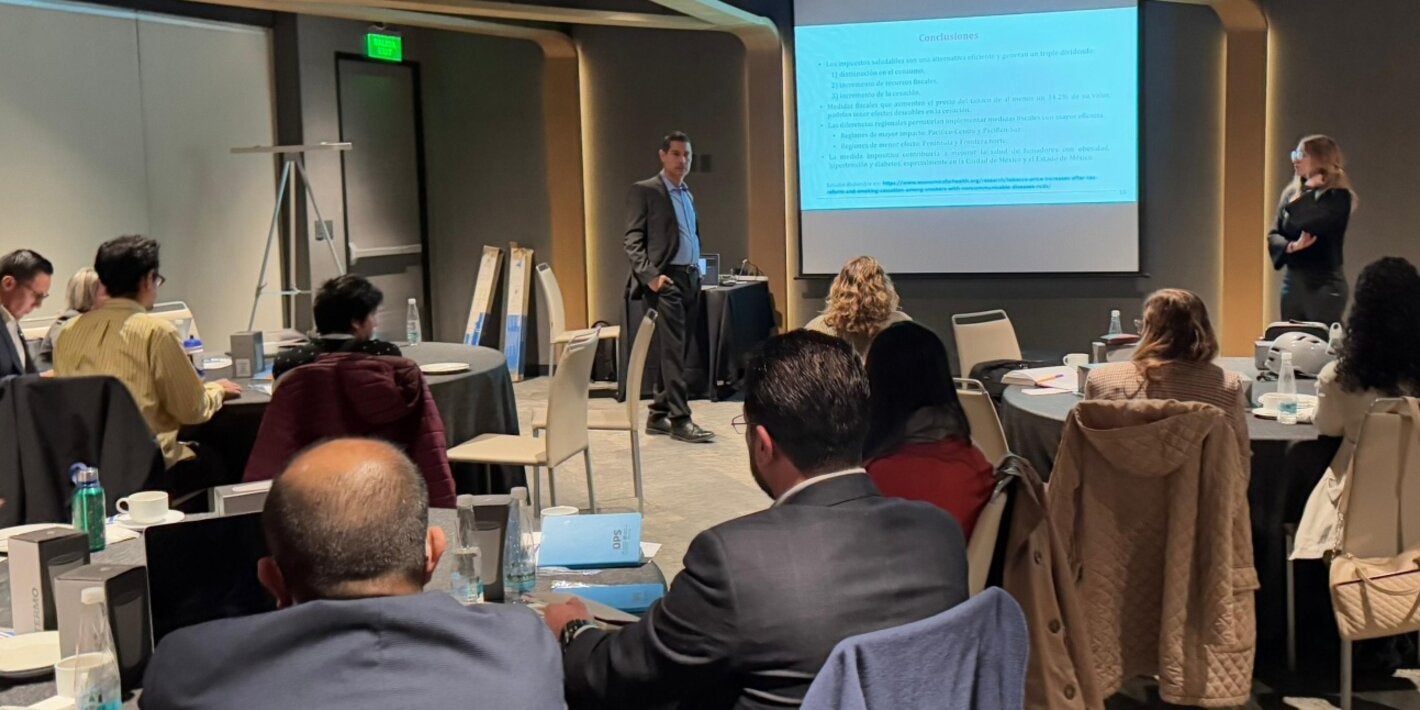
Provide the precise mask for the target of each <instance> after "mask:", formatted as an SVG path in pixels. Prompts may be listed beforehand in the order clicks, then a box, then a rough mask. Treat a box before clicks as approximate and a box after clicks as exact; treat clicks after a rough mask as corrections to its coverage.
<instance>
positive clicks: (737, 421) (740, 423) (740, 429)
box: [730, 414, 749, 436]
mask: <svg viewBox="0 0 1420 710" xmlns="http://www.w3.org/2000/svg"><path fill="white" fill-rule="evenodd" d="M730 426H732V427H734V428H735V433H736V434H739V435H740V436H744V433H745V432H746V431H749V421H747V420H746V419H745V415H743V414H740V415H738V416H736V417H735V418H734V419H731V420H730Z"/></svg>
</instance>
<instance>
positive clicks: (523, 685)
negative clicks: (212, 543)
mask: <svg viewBox="0 0 1420 710" xmlns="http://www.w3.org/2000/svg"><path fill="white" fill-rule="evenodd" d="M558 656H559V654H558V650H557V641H556V640H555V639H554V638H553V636H552V634H551V633H549V632H548V630H547V627H546V626H544V625H543V623H542V621H541V620H540V619H538V617H537V615H536V614H534V613H532V612H531V611H529V610H527V609H526V608H520V607H513V606H504V605H502V604H478V605H475V606H472V607H464V606H462V605H460V604H459V603H458V602H456V601H454V598H453V597H452V596H450V595H449V594H448V593H447V592H425V593H423V594H415V595H411V596H402V597H375V598H370V599H352V600H341V601H315V602H306V603H304V604H298V605H296V606H294V607H291V608H289V609H281V610H278V611H272V612H267V613H264V614H256V615H253V616H247V617H241V618H235V619H222V620H219V621H210V622H207V623H205V624H198V625H196V626H190V627H188V628H185V629H179V630H178V631H174V632H173V633H171V634H168V636H167V637H165V638H164V639H163V640H162V642H161V643H159V644H158V649H157V651H156V652H155V653H154V655H153V660H152V661H151V662H150V663H149V664H148V670H147V672H146V674H145V676H144V682H143V694H142V695H141V696H139V699H138V706H139V707H141V708H144V710H176V709H178V708H194V709H195V708H205V709H206V710H223V709H227V708H230V710H252V709H253V708H266V709H272V710H281V709H285V708H289V709H290V710H315V709H316V708H341V709H342V710H351V709H355V710H362V709H365V708H368V709H369V710H389V709H390V708H400V709H401V710H426V709H427V710H449V709H450V708H482V707H498V708H517V709H518V710H561V708H563V701H562V688H561V686H560V684H559V683H558V679H559V677H560V672H561V665H560V663H559V657H558Z"/></svg>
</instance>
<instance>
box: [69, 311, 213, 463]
mask: <svg viewBox="0 0 1420 710" xmlns="http://www.w3.org/2000/svg"><path fill="white" fill-rule="evenodd" d="M54 374H56V375H58V376H59V377H88V376H95V375H108V376H110V377H114V378H117V379H118V381H120V382H122V383H123V384H124V386H125V387H127V388H128V392H129V394H131V395H133V400H134V401H135V402H137V403H138V409H139V410H141V411H142V412H143V419H144V420H146V421H147V422H148V428H149V429H151V430H152V431H153V434H154V435H155V436H156V437H157V439H158V446H159V447H161V448H162V450H163V461H164V462H165V463H166V464H167V465H168V467H170V468H171V467H172V465H173V464H175V463H177V462H179V461H183V460H186V459H190V458H192V457H193V456H194V455H195V454H193V452H192V449H190V448H188V447H187V446H186V445H184V444H182V443H181V442H179V441H178V439H177V437H178V429H180V428H182V426H183V425H185V424H201V423H203V422H205V421H207V420H208V419H211V418H212V415H213V414H215V413H216V412H217V410H218V409H220V408H221V407H222V387H221V386H220V385H217V384H207V385H204V384H203V383H202V378H200V377H198V376H197V370H195V369H193V367H192V361H191V360H189V359H188V357H187V355H186V354H185V353H183V350H182V342H181V341H180V340H178V334H177V328H176V327H174V326H173V324H172V323H170V322H168V321H166V320H163V319H162V318H158V317H155V316H151V315H149V314H148V313H147V309H145V308H144V307H143V305H142V304H140V303H138V302H137V301H133V300H130V299H127V298H114V299H110V300H109V301H108V302H107V303H105V304H104V305H102V306H99V307H98V308H95V309H94V310H92V311H89V312H88V313H85V314H84V315H82V316H79V317H78V318H75V319H73V320H72V321H70V323H69V324H68V325H66V326H65V328H64V337H63V338H61V339H60V340H58V341H57V342H55V344H54Z"/></svg>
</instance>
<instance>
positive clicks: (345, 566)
mask: <svg viewBox="0 0 1420 710" xmlns="http://www.w3.org/2000/svg"><path fill="white" fill-rule="evenodd" d="M346 441H349V440H346ZM322 443H329V442H322ZM367 443H370V444H374V446H375V448H376V449H377V452H376V454H375V455H373V456H370V457H369V458H367V459H365V460H364V461H362V462H361V464H360V465H359V466H357V467H355V468H353V469H351V470H349V471H348V472H344V473H342V475H341V476H340V478H339V479H337V480H333V481H330V482H329V483H328V484H326V485H308V484H295V485H290V484H283V480H284V479H283V476H277V477H276V480H275V481H274V482H273V483H272V486H271V492H270V493H269V494H267V498H266V505H265V507H264V508H263V509H262V513H261V523H262V529H263V530H264V531H265V533H266V545H267V547H268V548H269V549H270V551H271V556H272V557H273V558H275V560H276V565H277V566H278V567H279V568H280V569H281V574H282V576H283V577H285V579H286V583H287V584H288V585H289V586H290V587H291V589H293V590H295V591H297V592H299V594H300V596H302V597H305V598H307V599H340V598H343V597H350V596H352V594H351V593H350V591H349V590H348V587H349V585H351V584H357V583H360V582H370V581H374V580H393V579H400V578H402V579H403V580H404V581H407V582H409V583H411V584H413V585H415V586H423V585H424V570H425V563H426V561H427V559H428V557H427V555H426V554H425V553H426V550H425V546H424V545H425V540H426V536H427V534H428V530H429V503H428V501H429V492H428V488H427V487H426V486H425V483H424V476H423V475H422V474H421V473H420V472H419V467H418V466H416V465H415V464H414V462H412V461H410V460H409V457H407V456H405V455H404V452H402V451H400V450H398V449H396V448H394V447H393V446H390V445H389V444H387V443H385V442H373V441H371V442H367ZM320 446H322V444H316V445H314V446H312V447H311V448H310V449H308V450H307V451H311V450H314V449H317V448H319V447H320ZM300 458H301V455H297V457H296V458H295V459H292V464H296V463H298V462H299V460H300Z"/></svg>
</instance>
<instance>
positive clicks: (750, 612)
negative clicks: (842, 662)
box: [546, 330, 967, 710]
mask: <svg viewBox="0 0 1420 710" xmlns="http://www.w3.org/2000/svg"><path fill="white" fill-rule="evenodd" d="M736 429H737V430H739V431H740V432H741V433H743V434H744V437H745V443H746V445H747V446H748V448H749V462H750V471H751V472H752V473H753V475H754V480H755V482H756V483H758V484H759V487H760V488H762V489H763V490H764V492H765V493H766V494H768V495H769V496H770V497H771V498H773V499H774V504H773V505H772V506H770V508H769V509H768V510H764V511H761V512H758V513H753V514H751V515H747V516H745V517H742V518H739V519H737V520H731V521H729V522H727V523H723V524H721V525H717V526H715V527H713V528H711V529H709V530H706V531H705V532H703V533H701V534H700V535H698V536H696V538H695V540H693V541H692V542H691V543H690V549H689V551H688V552H687V553H686V555H685V570H684V571H682V572H681V573H680V576H678V577H676V579H675V582H674V583H673V584H671V587H670V590H669V591H668V592H667V594H666V597H665V599H663V600H661V601H660V602H658V603H657V604H656V605H655V606H653V607H652V608H651V610H650V611H649V612H647V614H646V616H645V617H644V618H643V619H642V620H641V621H640V622H638V623H635V624H631V625H630V626H627V627H625V628H623V629H621V630H620V631H614V632H603V631H600V630H597V629H596V628H594V627H591V626H588V625H587V621H586V620H587V619H589V618H590V616H589V615H588V614H587V612H586V609H585V607H584V606H582V605H581V604H580V603H579V602H576V601H573V602H569V603H566V604H559V605H554V606H551V607H548V609H547V616H546V621H547V625H548V627H549V628H551V629H552V630H553V632H554V633H557V634H558V635H559V639H560V640H561V643H562V647H563V666H564V669H565V672H566V684H567V687H566V690H567V700H568V702H569V704H570V705H571V706H572V707H574V708H579V707H599V708H618V709H620V708H640V707H652V706H655V707H659V706H663V705H671V706H673V707H681V708H735V709H737V710H740V709H744V710H748V709H750V708H766V709H767V708H783V707H793V706H798V705H799V704H800V702H801V701H802V699H803V697H804V693H805V692H806V691H807V690H808V687H809V684H810V683H811V682H812V681H813V679H814V676H815V675H816V674H817V673H818V671H819V669H820V668H821V667H822V666H823V663H824V661H825V660H826V659H827V658H828V654H829V652H830V651H832V650H833V647H834V645H835V644H837V643H838V642H839V641H840V640H842V639H844V638H845V637H848V636H853V635H856V634H861V633H865V632H868V631H874V630H878V629H884V628H888V627H892V626H900V625H902V624H906V623H909V622H912V621H916V620H918V619H923V618H926V617H929V616H932V615H934V614H937V613H939V612H942V611H945V610H946V609H948V608H951V607H952V606H955V605H956V604H958V603H960V602H962V601H965V600H966V598H967V574H966V545H965V543H964V542H963V539H962V534H961V529H960V528H959V527H957V524H956V521H954V520H953V519H952V517H951V516H950V515H949V514H947V513H946V512H944V511H942V510H941V509H940V508H937V507H935V506H932V505H929V504H926V503H919V502H909V501H905V500H901V499H897V498H885V497H883V496H882V495H881V494H880V493H878V491H877V489H875V488H874V487H873V483H872V481H871V480H870V479H869V478H868V475H867V473H865V472H864V470H863V468H862V449H863V441H864V439H865V438H866V436H867V430H868V383H867V378H866V376H865V375H864V373H863V366H862V365H861V364H859V362H858V357H857V356H856V355H854V354H853V349H852V348H851V347H849V345H848V344H847V343H845V342H843V341H842V340H839V339H837V338H833V337H830V336H827V335H823V334H821V333H812V332H809V331H803V330H797V331H793V332H790V333H787V334H784V335H780V336H778V337H775V338H773V339H771V340H769V341H768V342H767V343H765V346H764V350H763V351H762V353H761V354H760V355H759V356H757V357H756V358H755V359H754V360H753V361H752V362H751V363H750V364H749V367H748V369H747V371H746V374H745V403H744V421H743V422H739V421H737V422H736Z"/></svg>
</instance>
